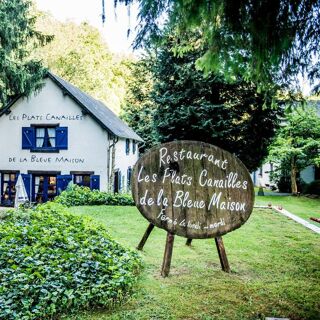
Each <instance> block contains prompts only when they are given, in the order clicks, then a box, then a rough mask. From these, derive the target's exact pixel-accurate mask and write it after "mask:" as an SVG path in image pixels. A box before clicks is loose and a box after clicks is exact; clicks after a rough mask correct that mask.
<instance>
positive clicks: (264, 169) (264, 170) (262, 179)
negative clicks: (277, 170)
mask: <svg viewBox="0 0 320 320" xmlns="http://www.w3.org/2000/svg"><path fill="white" fill-rule="evenodd" d="M273 166H274V165H273ZM272 169H274V168H272V165H271V163H264V164H263V165H262V166H261V167H260V168H259V169H258V170H256V171H255V172H252V173H251V178H252V181H253V183H254V185H255V186H257V187H259V184H260V183H261V184H262V186H263V187H266V186H270V185H274V183H273V182H271V180H270V172H271V171H272ZM260 174H261V176H260Z"/></svg>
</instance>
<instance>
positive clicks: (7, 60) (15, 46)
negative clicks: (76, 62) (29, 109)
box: [0, 0, 51, 108]
mask: <svg viewBox="0 0 320 320" xmlns="http://www.w3.org/2000/svg"><path fill="white" fill-rule="evenodd" d="M31 7H32V2H31V1H29V0H2V1H0V40H1V44H0V108H1V107H4V106H5V105H6V104H7V103H9V102H10V101H11V100H13V99H15V98H16V97H18V96H21V95H22V96H28V95H29V94H30V93H32V92H33V91H34V90H37V89H39V88H40V87H41V85H42V83H43V77H44V75H45V72H46V70H45V69H44V68H43V67H42V65H41V63H40V61H39V60H36V59H34V58H32V52H33V50H34V49H35V48H37V47H38V46H42V45H44V44H45V43H46V42H48V41H49V40H50V39H51V37H49V36H45V35H43V34H42V33H40V32H38V31H36V29H35V17H34V16H32V15H31V13H30V9H31Z"/></svg>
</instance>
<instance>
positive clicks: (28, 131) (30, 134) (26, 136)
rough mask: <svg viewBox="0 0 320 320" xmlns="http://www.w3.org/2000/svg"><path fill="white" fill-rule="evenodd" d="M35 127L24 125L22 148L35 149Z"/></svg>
mask: <svg viewBox="0 0 320 320" xmlns="http://www.w3.org/2000/svg"><path fill="white" fill-rule="evenodd" d="M35 140H36V136H35V128H34V127H22V149H33V148H34V147H35Z"/></svg>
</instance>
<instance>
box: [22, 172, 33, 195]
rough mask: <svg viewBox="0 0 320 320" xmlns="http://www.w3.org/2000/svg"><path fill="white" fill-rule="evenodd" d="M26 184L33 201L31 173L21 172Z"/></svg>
mask: <svg viewBox="0 0 320 320" xmlns="http://www.w3.org/2000/svg"><path fill="white" fill-rule="evenodd" d="M21 177H22V180H23V183H24V186H25V188H26V191H27V195H28V197H29V201H31V174H23V173H22V174H21Z"/></svg>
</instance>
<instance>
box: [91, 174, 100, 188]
mask: <svg viewBox="0 0 320 320" xmlns="http://www.w3.org/2000/svg"><path fill="white" fill-rule="evenodd" d="M90 189H91V190H100V176H98V175H91V176H90Z"/></svg>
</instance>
